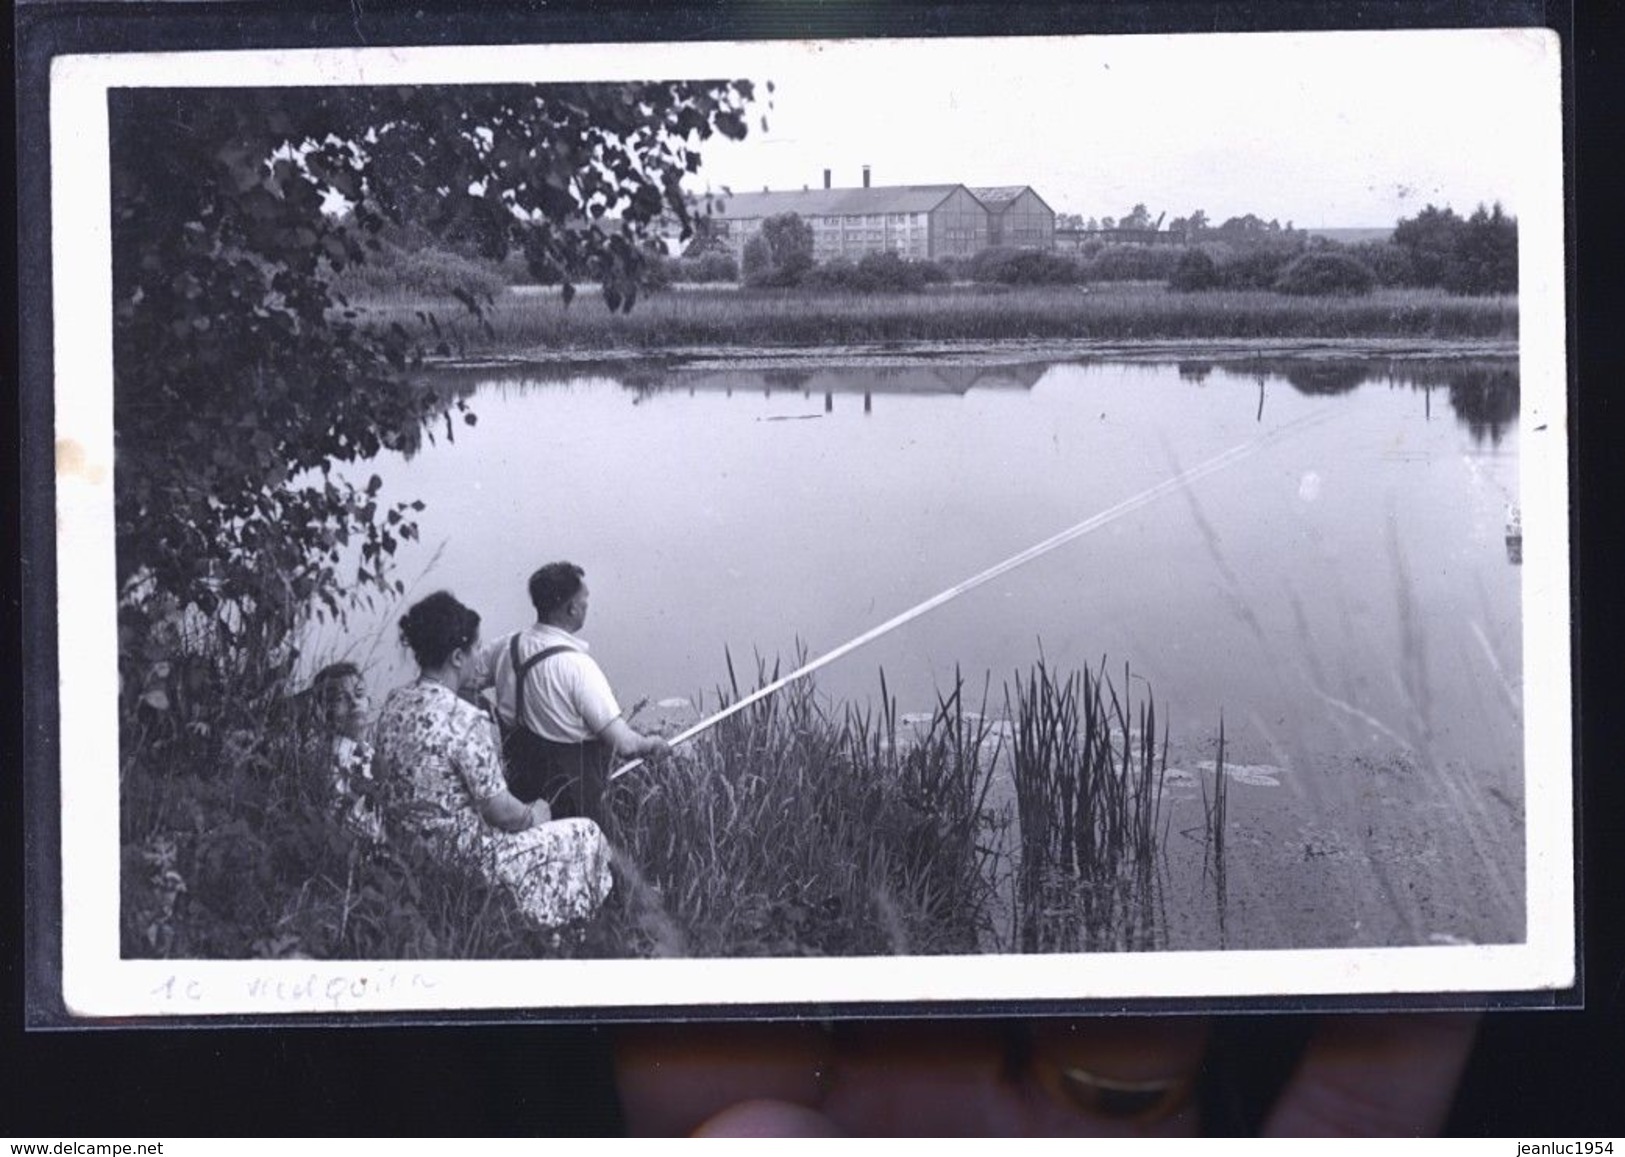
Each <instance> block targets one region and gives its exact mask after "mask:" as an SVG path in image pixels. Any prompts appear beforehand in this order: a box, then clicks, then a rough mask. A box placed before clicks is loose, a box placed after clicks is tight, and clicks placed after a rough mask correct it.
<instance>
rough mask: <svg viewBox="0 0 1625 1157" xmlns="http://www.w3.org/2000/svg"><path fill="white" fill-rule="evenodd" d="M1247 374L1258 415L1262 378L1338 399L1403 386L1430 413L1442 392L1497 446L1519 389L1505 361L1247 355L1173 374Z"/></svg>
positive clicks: (1183, 366)
mask: <svg viewBox="0 0 1625 1157" xmlns="http://www.w3.org/2000/svg"><path fill="white" fill-rule="evenodd" d="M1215 370H1217V371H1219V372H1221V373H1222V374H1224V375H1227V376H1231V377H1247V378H1251V379H1254V380H1256V381H1257V382H1258V383H1259V390H1260V392H1259V416H1260V418H1262V414H1263V386H1264V383H1265V382H1266V381H1268V380H1280V381H1284V382H1286V383H1287V384H1288V385H1290V386H1291V387H1292V388H1293V389H1294V390H1297V391H1298V392H1299V393H1301V394H1304V395H1305V396H1309V397H1338V396H1342V395H1345V394H1352V393H1353V392H1354V391H1356V390H1358V389H1359V388H1360V387H1362V386H1376V385H1386V386H1389V387H1395V386H1398V387H1405V388H1409V389H1413V390H1418V391H1420V392H1421V393H1422V395H1423V398H1422V405H1423V413H1424V415H1425V416H1426V417H1429V418H1431V417H1432V414H1433V392H1434V391H1435V390H1443V391H1444V392H1445V394H1446V396H1447V397H1448V398H1449V401H1450V408H1451V410H1452V412H1454V414H1455V415H1456V418H1457V420H1458V421H1460V422H1461V423H1462V425H1464V426H1466V427H1467V430H1468V432H1469V433H1471V435H1472V438H1473V442H1474V443H1475V444H1478V445H1483V444H1484V443H1486V442H1487V443H1489V444H1490V445H1491V446H1499V445H1500V444H1501V440H1502V439H1503V438H1504V437H1505V436H1506V433H1507V430H1508V429H1510V428H1511V426H1512V423H1513V422H1515V421H1516V420H1517V418H1518V405H1519V390H1518V369H1517V366H1516V364H1513V363H1509V362H1507V361H1505V360H1488V359H1485V360H1466V361H1462V360H1450V361H1428V360H1410V359H1406V360H1399V359H1382V358H1362V359H1348V360H1343V359H1332V360H1306V359H1301V358H1298V359H1294V358H1273V359H1249V360H1247V361H1244V362H1234V363H1228V364H1220V365H1217V366H1216V365H1215V364H1214V363H1212V362H1181V363H1179V376H1180V378H1181V379H1183V380H1186V381H1191V382H1194V383H1196V384H1197V385H1202V384H1204V383H1206V381H1207V380H1208V378H1209V376H1210V375H1211V374H1212V373H1213V372H1214V371H1215Z"/></svg>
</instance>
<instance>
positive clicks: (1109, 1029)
mask: <svg viewBox="0 0 1625 1157" xmlns="http://www.w3.org/2000/svg"><path fill="white" fill-rule="evenodd" d="M1207 1035H1208V1025H1207V1022H1206V1021H1205V1020H1203V1019H1200V1018H1192V1017H1110V1018H1099V1019H1095V1020H1087V1021H1045V1022H1039V1023H1038V1024H1037V1025H1035V1026H1034V1028H1033V1032H1032V1053H1031V1058H1030V1060H1029V1063H1028V1066H1027V1099H1028V1102H1029V1104H1030V1106H1031V1108H1030V1111H1029V1120H1030V1122H1031V1123H1032V1125H1033V1126H1034V1127H1035V1129H1037V1130H1038V1131H1041V1132H1045V1133H1066V1134H1078V1133H1087V1134H1090V1135H1096V1136H1137V1135H1153V1136H1189V1135H1192V1134H1194V1133H1195V1132H1196V1130H1197V1126H1198V1124H1199V1121H1198V1114H1197V1111H1196V1106H1195V1098H1194V1095H1193V1094H1194V1089H1195V1083H1196V1080H1197V1078H1198V1076H1199V1075H1200V1070H1201V1064H1202V1053H1203V1050H1204V1049H1205V1047H1206V1045H1207Z"/></svg>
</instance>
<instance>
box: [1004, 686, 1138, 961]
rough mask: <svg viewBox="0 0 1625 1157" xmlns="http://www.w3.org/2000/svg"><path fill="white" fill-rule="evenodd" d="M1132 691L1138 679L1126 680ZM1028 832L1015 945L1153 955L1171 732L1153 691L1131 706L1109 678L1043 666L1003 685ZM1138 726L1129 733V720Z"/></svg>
mask: <svg viewBox="0 0 1625 1157" xmlns="http://www.w3.org/2000/svg"><path fill="white" fill-rule="evenodd" d="M1123 679H1124V687H1125V688H1127V687H1129V686H1130V685H1131V684H1130V674H1129V671H1128V669H1127V668H1125V669H1124V673H1123ZM1005 694H1006V712H1007V714H1009V715H1010V716H1011V718H1012V719H1013V720H1014V729H1015V737H1014V741H1013V743H1012V747H1011V756H1012V760H1011V770H1012V775H1013V778H1014V783H1015V792H1016V820H1017V824H1018V826H1019V830H1020V867H1019V870H1018V874H1017V888H1016V904H1015V913H1014V915H1015V924H1016V943H1017V945H1018V946H1019V948H1020V949H1021V950H1022V951H1024V952H1053V951H1080V950H1097V949H1108V948H1118V949H1122V948H1147V947H1153V946H1154V944H1153V941H1154V938H1155V933H1156V927H1155V923H1156V922H1155V920H1154V919H1153V918H1152V916H1153V911H1152V905H1153V904H1154V901H1155V882H1156V865H1157V851H1158V848H1159V846H1160V845H1159V836H1158V820H1159V816H1160V814H1161V809H1162V784H1163V778H1164V775H1165V773H1166V771H1167V761H1168V734H1167V730H1168V729H1167V723H1166V721H1165V722H1164V723H1163V738H1162V743H1161V746H1160V748H1159V746H1158V742H1157V710H1156V702H1155V699H1154V698H1153V696H1152V695H1151V693H1150V692H1149V691H1147V693H1146V697H1145V698H1144V700H1142V701H1141V702H1140V703H1139V704H1138V705H1132V704H1126V703H1125V702H1124V701H1123V700H1122V699H1120V698H1119V697H1118V694H1117V690H1116V688H1115V687H1113V685H1112V683H1111V680H1110V679H1109V678H1108V677H1107V676H1106V674H1105V669H1104V665H1102V668H1101V670H1099V671H1090V670H1089V669H1087V668H1085V669H1084V670H1082V671H1081V672H1075V673H1073V674H1070V675H1066V676H1061V675H1059V674H1057V673H1055V672H1052V671H1051V670H1050V669H1049V668H1048V667H1047V666H1046V665H1045V664H1044V663H1043V661H1040V662H1039V663H1038V664H1037V665H1036V666H1035V667H1034V668H1033V670H1032V671H1031V673H1030V674H1029V675H1028V676H1027V678H1026V679H1023V678H1022V677H1021V676H1020V675H1019V674H1018V675H1017V676H1016V679H1015V688H1014V693H1013V696H1012V692H1011V690H1010V688H1009V687H1008V686H1007V687H1006V691H1005ZM1131 720H1132V721H1134V722H1137V724H1138V727H1137V728H1133V729H1131V727H1130V722H1131Z"/></svg>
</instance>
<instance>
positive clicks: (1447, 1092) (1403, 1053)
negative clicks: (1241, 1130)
mask: <svg viewBox="0 0 1625 1157" xmlns="http://www.w3.org/2000/svg"><path fill="white" fill-rule="evenodd" d="M1477 1026H1478V1018H1477V1017H1476V1016H1471V1015H1462V1014H1451V1015H1425V1014H1399V1013H1392V1014H1381V1015H1366V1016H1338V1017H1328V1018H1326V1020H1325V1022H1324V1023H1323V1024H1322V1025H1321V1026H1320V1027H1318V1028H1317V1029H1316V1031H1315V1035H1314V1037H1313V1039H1311V1041H1310V1042H1309V1048H1308V1050H1307V1051H1306V1052H1305V1053H1304V1057H1303V1060H1302V1061H1301V1062H1299V1065H1298V1068H1297V1070H1296V1071H1295V1072H1294V1073H1293V1075H1292V1077H1291V1079H1289V1080H1288V1081H1287V1085H1286V1088H1285V1089H1284V1090H1283V1091H1282V1093H1281V1098H1280V1100H1279V1101H1278V1102H1277V1103H1276V1106H1275V1109H1274V1110H1273V1111H1272V1112H1271V1114H1270V1117H1269V1119H1268V1121H1266V1123H1265V1126H1264V1131H1265V1133H1266V1135H1269V1136H1276V1137H1306V1136H1315V1137H1319V1136H1342V1137H1389V1136H1405V1137H1409V1136H1431V1135H1433V1134H1435V1133H1437V1132H1438V1130H1439V1127H1440V1126H1441V1125H1442V1124H1443V1123H1444V1119H1445V1116H1446V1114H1448V1113H1449V1111H1450V1103H1451V1101H1452V1100H1453V1099H1454V1098H1455V1094H1456V1085H1457V1082H1458V1081H1459V1080H1460V1079H1461V1070H1462V1068H1463V1066H1464V1065H1465V1064H1466V1063H1467V1054H1468V1053H1469V1052H1470V1051H1471V1049H1472V1043H1473V1035H1474V1033H1475V1031H1476V1030H1477Z"/></svg>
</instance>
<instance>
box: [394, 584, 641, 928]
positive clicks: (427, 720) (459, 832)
mask: <svg viewBox="0 0 1625 1157" xmlns="http://www.w3.org/2000/svg"><path fill="white" fill-rule="evenodd" d="M479 626H480V617H479V615H478V614H476V613H475V612H474V611H472V610H470V609H469V608H468V607H465V606H463V604H462V603H460V602H458V601H457V600H456V599H455V598H453V597H452V596H451V594H450V593H448V592H446V591H439V592H436V593H435V594H432V595H429V596H428V597H427V598H425V599H423V600H422V601H421V602H419V603H416V604H415V605H413V606H412V607H411V609H409V610H408V611H407V612H406V614H405V615H404V616H403V617H402V618H401V638H402V639H403V640H404V641H405V643H406V645H407V646H408V647H410V648H411V650H412V654H413V656H414V657H415V658H416V659H417V662H418V666H419V668H420V669H421V674H420V676H419V677H418V679H417V681H416V682H414V683H411V684H409V685H407V686H405V687H401V688H398V689H396V690H395V691H392V692H390V694H389V697H388V698H387V699H386V700H385V702H384V706H383V708H382V710H380V711H379V713H378V720H377V723H376V725H375V726H374V729H373V748H374V752H375V759H376V771H375V774H376V776H377V778H378V779H379V780H380V781H381V782H382V783H383V784H385V785H386V790H388V791H389V793H390V795H391V796H392V797H402V796H404V797H405V800H406V802H407V803H408V804H409V806H408V807H406V808H404V809H401V810H402V812H403V813H404V814H405V815H406V816H408V817H409V818H407V819H405V820H403V821H402V822H403V823H405V824H407V825H409V826H410V827H411V829H412V830H414V831H415V832H416V833H417V834H418V835H419V836H421V837H424V838H425V839H426V840H427V841H428V842H429V844H430V846H431V847H433V848H435V849H436V851H437V853H438V854H439V855H441V856H442V857H443V858H445V859H446V860H448V861H455V862H457V863H463V864H469V865H472V866H473V867H474V868H475V869H476V870H477V871H479V872H480V873H481V874H482V875H483V876H484V878H485V879H486V881H487V882H489V883H490V884H492V885H493V886H497V887H502V888H505V889H507V891H508V892H509V893H510V894H511V895H512V896H513V898H514V900H515V901H516V902H517V904H518V905H519V909H520V911H522V912H523V913H524V914H525V916H526V917H527V918H528V919H529V920H530V921H531V922H532V923H534V924H536V925H538V926H540V927H543V928H556V927H558V926H560V925H563V924H568V923H570V922H572V921H575V920H581V919H584V918H585V917H588V916H590V915H592V914H593V912H595V911H596V910H597V909H598V907H599V905H600V904H602V903H603V902H604V898H605V897H606V896H607V895H608V894H609V890H610V888H611V886H612V883H613V881H612V878H611V875H610V870H609V860H610V855H609V845H608V842H607V841H606V840H605V839H604V834H603V832H602V831H600V830H599V828H598V825H597V824H595V823H593V822H592V821H591V820H586V819H568V820H553V819H552V818H551V816H550V814H549V812H548V810H547V804H546V803H545V802H544V801H540V800H538V801H537V802H536V803H534V804H528V805H527V804H524V803H521V802H520V801H519V800H517V799H515V798H514V796H513V795H512V794H510V793H509V791H508V789H507V784H506V782H505V781H504V779H503V775H502V757H501V755H500V749H499V747H498V744H497V739H496V734H495V726H494V724H493V723H492V722H491V719H490V717H489V716H488V715H486V714H485V713H484V712H483V711H481V710H480V709H479V708H477V707H475V706H474V705H473V704H472V703H469V702H467V701H466V700H464V699H462V698H460V697H459V696H458V691H459V690H460V689H461V688H462V685H463V678H464V672H465V671H466V670H468V669H470V668H471V667H472V662H471V656H472V653H473V650H474V646H475V644H476V642H477V641H478V639H479Z"/></svg>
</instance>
